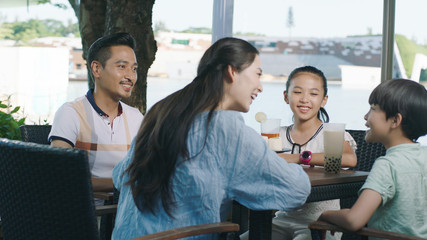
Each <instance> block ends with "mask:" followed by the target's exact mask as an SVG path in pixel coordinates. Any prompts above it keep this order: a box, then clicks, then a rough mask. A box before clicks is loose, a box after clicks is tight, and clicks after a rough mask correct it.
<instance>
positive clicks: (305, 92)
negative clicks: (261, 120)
mask: <svg viewBox="0 0 427 240" xmlns="http://www.w3.org/2000/svg"><path fill="white" fill-rule="evenodd" d="M323 89H324V88H323V82H322V79H321V78H320V77H319V76H317V75H316V74H313V73H308V72H301V73H298V74H296V75H295V76H294V78H293V79H292V80H291V83H290V85H289V88H288V91H287V92H286V91H285V92H284V93H283V94H284V97H285V102H286V103H287V104H289V106H290V107H291V110H292V112H293V113H294V118H295V121H308V120H311V119H313V118H317V114H318V112H319V109H320V108H321V107H324V106H325V105H326V102H327V101H328V95H326V96H325V92H324V90H323Z"/></svg>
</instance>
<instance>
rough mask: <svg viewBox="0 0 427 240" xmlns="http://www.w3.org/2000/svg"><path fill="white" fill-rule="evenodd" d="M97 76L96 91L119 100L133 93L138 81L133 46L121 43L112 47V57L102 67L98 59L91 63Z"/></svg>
mask: <svg viewBox="0 0 427 240" xmlns="http://www.w3.org/2000/svg"><path fill="white" fill-rule="evenodd" d="M91 67H92V72H93V75H94V77H95V92H96V93H97V94H98V93H101V94H103V95H106V96H108V97H111V98H112V99H114V100H116V101H119V100H120V99H122V98H128V97H130V95H131V92H132V89H133V86H134V84H135V83H136V81H137V74H136V70H137V67H138V64H137V62H136V56H135V52H134V51H133V50H132V48H130V47H128V46H125V45H119V46H112V47H110V58H109V59H108V60H107V61H106V62H105V66H104V67H102V65H101V63H100V62H98V61H93V62H92V64H91Z"/></svg>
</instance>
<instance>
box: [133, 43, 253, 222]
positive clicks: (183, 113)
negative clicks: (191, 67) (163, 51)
mask: <svg viewBox="0 0 427 240" xmlns="http://www.w3.org/2000/svg"><path fill="white" fill-rule="evenodd" d="M257 54H259V53H258V50H257V49H256V48H255V47H253V46H252V45H251V44H249V43H248V42H246V41H244V40H241V39H237V38H223V39H220V40H218V41H217V42H215V43H214V44H213V45H212V46H211V47H209V48H208V50H206V52H205V53H204V55H203V57H202V58H201V60H200V63H199V66H198V68H197V76H196V78H195V79H194V80H193V81H192V82H191V83H190V84H188V85H187V86H186V87H184V88H183V89H181V90H179V91H177V92H175V93H173V94H171V95H169V96H168V97H166V98H164V99H163V100H161V101H159V102H158V103H156V104H155V105H154V106H153V107H152V108H151V109H150V110H149V111H148V113H147V114H146V115H145V118H144V120H143V122H142V125H141V128H140V130H139V132H138V135H137V137H136V143H135V144H136V145H135V154H134V158H133V161H132V163H131V164H130V165H129V167H128V169H127V170H126V171H125V173H126V172H127V173H128V174H129V177H130V179H129V181H128V182H127V184H129V185H130V186H131V189H132V195H133V199H134V201H135V204H136V206H137V207H138V209H139V210H140V211H141V212H144V211H147V210H149V211H150V212H152V213H153V214H155V210H156V209H155V208H156V206H157V203H158V201H159V200H161V201H162V206H163V208H164V209H165V211H166V212H167V214H168V215H169V216H172V213H171V210H172V206H173V205H174V196H173V193H172V189H171V178H172V176H173V174H174V172H175V167H176V164H177V160H178V158H179V157H182V158H183V159H185V160H189V159H190V158H191V157H193V156H189V152H188V148H187V145H186V140H187V135H188V131H189V129H190V127H191V125H192V123H193V120H194V118H195V117H196V115H197V114H199V113H201V112H204V111H209V114H208V123H207V126H208V125H209V122H210V120H211V118H212V114H213V112H214V110H215V109H216V108H217V107H218V105H219V104H220V102H221V100H222V99H223V95H224V81H229V78H228V75H227V69H228V66H231V67H232V68H233V69H235V70H236V71H237V72H241V71H242V70H244V69H245V68H247V67H248V66H249V65H251V64H252V62H253V61H254V59H255V56H256V55H257ZM207 126H206V127H207Z"/></svg>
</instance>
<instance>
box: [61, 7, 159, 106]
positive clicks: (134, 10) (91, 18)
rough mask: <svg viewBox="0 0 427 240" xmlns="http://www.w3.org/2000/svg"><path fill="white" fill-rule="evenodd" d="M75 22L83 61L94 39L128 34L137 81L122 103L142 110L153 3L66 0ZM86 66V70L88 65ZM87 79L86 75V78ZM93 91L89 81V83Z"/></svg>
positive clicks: (149, 58)
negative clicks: (133, 46) (132, 42)
mask: <svg viewBox="0 0 427 240" xmlns="http://www.w3.org/2000/svg"><path fill="white" fill-rule="evenodd" d="M68 1H69V3H70V4H71V6H72V8H73V9H74V12H75V14H76V16H77V19H78V21H79V29H80V35H81V38H82V45H83V58H84V59H87V51H88V48H89V46H90V45H91V44H92V43H93V42H94V41H95V40H96V39H98V38H100V37H102V36H104V35H108V34H112V33H116V32H129V33H130V34H131V35H132V36H133V37H134V38H135V39H136V41H137V48H136V50H135V54H136V58H137V61H138V81H137V82H136V84H135V88H134V90H133V93H132V96H131V97H130V98H129V99H126V100H125V102H126V103H128V104H129V105H131V106H134V107H136V108H139V110H140V111H141V112H142V113H145V111H146V105H147V102H146V95H147V72H148V69H149V68H150V66H151V64H152V63H153V61H154V58H155V54H156V51H157V45H156V41H155V40H154V34H153V29H152V11H153V5H154V0H127V1H119V0H104V1H100V0H85V1H75V0H68ZM87 65H88V71H90V69H89V67H90V66H89V64H87ZM88 78H89V79H90V76H88ZM89 87H90V88H93V81H92V80H89Z"/></svg>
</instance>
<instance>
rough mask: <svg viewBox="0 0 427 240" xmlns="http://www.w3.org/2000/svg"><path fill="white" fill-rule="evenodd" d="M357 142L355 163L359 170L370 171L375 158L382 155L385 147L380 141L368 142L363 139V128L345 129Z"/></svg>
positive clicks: (356, 168) (364, 132)
mask: <svg viewBox="0 0 427 240" xmlns="http://www.w3.org/2000/svg"><path fill="white" fill-rule="evenodd" d="M346 131H347V132H348V133H350V134H351V136H352V137H353V138H354V140H355V141H356V143H357V150H356V155H357V165H356V167H355V168H354V169H355V170H359V171H370V170H371V168H372V165H373V164H374V161H375V159H377V158H378V157H380V156H384V155H385V152H386V149H385V148H384V146H383V145H382V144H381V143H368V142H366V141H365V135H366V131H365V130H346Z"/></svg>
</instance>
